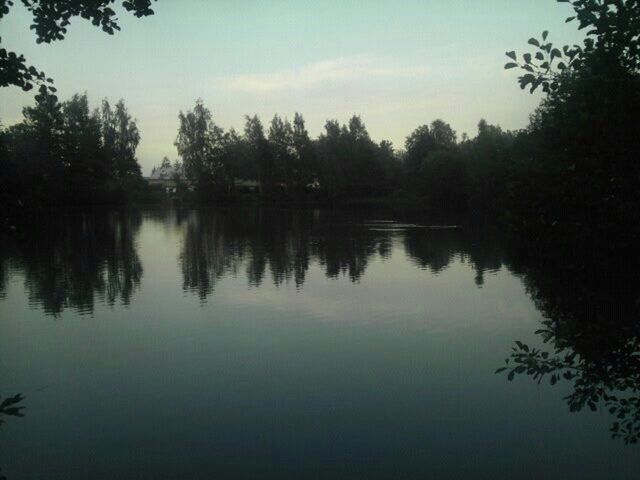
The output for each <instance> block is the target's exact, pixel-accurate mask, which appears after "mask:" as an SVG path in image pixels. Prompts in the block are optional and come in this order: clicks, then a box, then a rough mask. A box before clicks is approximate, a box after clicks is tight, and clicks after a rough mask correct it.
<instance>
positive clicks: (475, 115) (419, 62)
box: [0, 0, 582, 174]
mask: <svg viewBox="0 0 640 480" xmlns="http://www.w3.org/2000/svg"><path fill="white" fill-rule="evenodd" d="M15 3H16V5H15V6H14V7H13V8H12V10H11V12H10V13H9V15H7V16H6V17H4V18H3V20H2V21H1V22H0V36H1V37H2V44H3V47H5V48H7V49H9V50H13V51H16V52H19V53H23V54H24V55H25V57H26V58H27V60H28V62H30V63H31V64H33V65H35V66H36V67H38V68H39V69H41V70H44V71H45V72H46V73H47V75H48V76H50V77H53V78H54V80H55V86H56V87H57V88H58V96H59V97H60V98H61V99H62V100H64V99H67V98H68V97H70V96H71V95H73V94H74V93H76V92H87V94H88V96H89V100H90V102H91V103H92V105H94V106H97V105H98V104H99V102H100V100H101V99H103V98H108V99H109V100H111V101H112V102H115V101H117V100H118V99H121V98H122V99H124V101H125V103H126V105H127V107H128V108H129V111H130V113H131V114H132V116H133V117H134V118H135V119H136V121H137V123H138V127H139V128H140V131H141V136H142V140H141V142H140V146H139V148H138V159H139V161H140V164H141V165H142V170H143V173H144V174H148V173H149V172H150V171H151V168H152V167H153V166H154V165H157V164H159V163H160V161H161V159H162V157H163V156H165V155H166V156H168V157H169V158H170V159H171V160H174V159H177V158H178V156H177V152H176V149H175V146H174V145H173V142H174V141H175V138H176V134H177V130H178V112H179V111H181V110H182V111H185V110H188V109H190V108H192V107H193V105H194V104H195V101H196V99H198V98H201V99H202V100H203V101H204V103H205V105H206V106H207V107H208V108H209V109H210V110H211V111H212V112H213V117H214V120H215V122H216V123H217V124H218V125H220V126H222V127H223V128H225V129H227V128H230V127H235V128H236V129H237V130H242V128H243V124H244V115H247V114H249V115H253V114H258V115H259V116H260V118H261V119H262V121H263V123H264V124H265V125H266V124H268V122H269V121H270V120H271V118H272V117H273V115H274V114H275V113H278V114H280V115H281V116H285V117H288V118H290V119H292V118H293V115H294V113H295V112H301V113H302V114H303V115H304V117H305V120H306V122H307V128H308V130H309V132H310V134H311V135H312V136H313V137H315V136H317V135H318V134H320V133H321V131H322V130H323V126H324V123H325V122H326V120H327V119H334V118H335V119H338V120H339V121H340V122H343V123H346V122H347V121H348V119H349V117H351V116H352V115H354V114H357V115H361V117H362V119H363V120H364V122H365V124H366V126H367V128H368V130H369V133H370V135H371V137H372V138H373V139H374V140H376V141H381V140H383V139H387V140H391V141H392V142H393V144H394V146H395V147H396V148H402V147H403V145H404V139H405V138H406V136H407V135H409V133H411V131H412V130H414V129H415V128H416V127H418V126H419V125H423V124H426V123H431V122H432V121H433V120H435V119H437V118H442V119H444V120H445V121H447V122H448V123H450V124H451V126H452V127H453V128H454V130H456V131H457V132H458V136H459V137H460V136H461V135H462V133H463V132H465V133H468V134H469V135H470V136H472V137H473V136H474V135H475V134H476V132H477V123H478V121H479V120H480V119H481V118H485V119H486V120H487V121H488V122H489V123H492V124H499V125H501V126H502V127H503V128H505V129H518V128H522V127H524V126H526V124H527V122H528V117H529V115H530V114H531V113H532V112H533V110H534V109H535V107H536V106H537V104H538V103H539V102H540V99H541V97H540V96H539V95H538V94H536V95H530V94H529V93H526V92H523V91H522V90H520V88H519V86H518V84H517V81H516V77H517V73H516V71H515V70H509V71H505V70H504V68H503V67H504V64H505V63H506V61H507V60H508V59H507V58H506V57H505V55H504V53H505V52H506V51H510V50H516V51H519V52H522V53H524V52H526V51H529V49H528V47H529V46H528V45H527V40H528V39H529V38H530V37H531V36H538V37H539V36H540V34H541V32H542V31H543V30H549V31H550V35H549V40H550V41H552V42H554V43H555V44H558V45H564V44H573V43H577V42H579V41H580V39H581V38H582V36H581V34H580V33H579V32H578V31H577V29H576V28H577V27H576V25H575V24H574V23H569V24H566V23H565V21H564V20H565V18H566V17H568V16H569V15H570V14H571V12H572V10H571V8H570V6H567V5H566V4H558V3H557V2H556V0H395V1H389V0H324V1H323V2H317V1H310V0H260V1H258V0H243V1H242V2H238V1H237V0H236V1H228V0H159V1H158V2H156V3H155V4H154V6H153V9H154V11H155V15H153V16H151V17H147V18H142V19H137V18H135V17H134V16H132V15H130V14H128V13H127V12H125V11H124V10H123V9H121V8H120V7H118V9H117V11H118V17H119V20H120V26H121V28H122V30H121V31H120V32H116V34H115V35H113V36H110V35H107V34H106V33H104V32H102V31H101V30H100V29H98V28H96V27H93V26H92V25H91V24H90V23H89V22H87V21H86V20H84V19H82V18H75V19H73V20H72V24H71V27H70V28H69V31H68V34H67V36H66V38H65V39H64V40H62V41H58V42H55V43H52V44H48V45H47V44H40V45H38V44H36V41H35V40H36V39H35V35H34V34H33V32H32V31H31V30H30V29H29V25H30V24H31V18H30V16H29V13H28V12H27V11H26V9H25V8H24V7H23V6H22V5H21V4H19V2H15ZM117 3H118V4H120V3H121V2H120V1H119V0H118V2H117ZM33 96H34V94H33V92H29V93H25V92H22V91H21V90H20V89H18V88H16V87H9V88H2V89H0V121H2V123H3V125H11V124H13V123H17V122H19V121H21V119H22V113H21V112H22V108H23V107H24V106H26V105H29V104H32V103H33Z"/></svg>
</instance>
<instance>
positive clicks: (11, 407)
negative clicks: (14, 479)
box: [0, 393, 24, 480]
mask: <svg viewBox="0 0 640 480" xmlns="http://www.w3.org/2000/svg"><path fill="white" fill-rule="evenodd" d="M23 400H24V397H23V396H22V394H20V393H18V394H17V395H14V396H13V397H6V398H2V397H0V427H1V426H2V425H3V424H4V422H5V417H24V413H23V412H22V411H23V410H24V406H21V405H20V404H21V403H22V401H23ZM1 447H2V446H1V445H0V448H1ZM0 480H7V477H5V476H4V475H3V474H2V469H1V468H0Z"/></svg>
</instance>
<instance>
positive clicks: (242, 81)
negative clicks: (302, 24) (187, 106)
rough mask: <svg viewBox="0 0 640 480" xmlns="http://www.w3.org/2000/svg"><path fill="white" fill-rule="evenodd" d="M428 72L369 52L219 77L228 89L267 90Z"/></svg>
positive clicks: (263, 91)
mask: <svg viewBox="0 0 640 480" xmlns="http://www.w3.org/2000/svg"><path fill="white" fill-rule="evenodd" d="M425 74H426V69H425V67H423V66H402V65H393V64H388V63H384V62H382V61H381V60H379V59H375V58H372V57H369V56H360V57H343V58H336V59H333V60H324V61H321V62H316V63H312V64H309V65H305V66H303V67H299V68H292V69H287V70H278V71H274V72H267V73H251V74H240V75H232V76H228V77H222V78H219V79H218V82H219V83H220V84H221V85H222V86H223V88H225V89H226V90H229V91H233V92H242V93H253V94H264V93H271V92H279V91H287V90H297V91H302V90H312V89H314V88H317V87H320V86H323V85H326V84H335V83H350V82H357V81H362V80H365V79H371V78H413V77H421V76H424V75H425Z"/></svg>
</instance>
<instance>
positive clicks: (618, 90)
mask: <svg viewBox="0 0 640 480" xmlns="http://www.w3.org/2000/svg"><path fill="white" fill-rule="evenodd" d="M572 5H573V8H574V10H575V12H576V15H575V16H574V17H570V18H569V19H568V20H569V21H573V20H575V19H577V20H578V22H579V27H580V28H581V29H588V30H587V35H586V37H587V38H586V39H585V40H584V42H583V46H578V45H574V46H573V47H568V46H565V47H563V48H562V50H561V49H559V48H554V47H553V44H552V43H550V42H547V38H548V32H546V31H545V32H543V34H542V37H541V38H542V41H540V40H538V39H536V38H532V39H530V40H529V44H531V45H533V46H535V47H537V49H538V51H537V52H536V53H535V60H534V55H532V54H530V53H527V54H524V55H523V56H522V58H523V60H522V62H519V63H518V62H517V61H516V60H517V58H518V57H517V56H516V54H515V52H508V53H507V55H508V56H509V57H510V58H511V59H512V60H514V61H513V62H510V63H508V64H507V65H505V68H515V67H518V66H519V67H521V68H522V69H523V70H524V71H525V72H526V73H525V74H524V75H522V76H521V77H520V78H519V83H520V85H521V87H522V88H526V87H527V86H530V90H531V91H532V92H533V91H535V90H536V89H537V88H538V87H540V86H542V89H543V91H544V92H545V93H546V96H545V98H544V100H543V102H542V104H541V105H540V107H539V108H538V110H537V111H536V112H535V114H534V115H533V116H532V121H531V124H530V126H529V129H528V130H529V135H528V138H527V149H526V150H527V154H526V155H523V156H522V158H520V159H519V161H518V169H519V173H518V174H517V175H516V176H515V178H514V179H513V181H512V184H513V187H512V190H513V191H514V192H518V194H517V195H515V194H514V195H513V210H514V211H513V215H512V217H513V218H515V219H517V218H519V217H520V218H522V219H535V221H521V222H519V223H520V224H521V225H523V224H525V223H526V224H527V228H535V229H539V230H543V231H544V230H548V229H553V230H554V231H555V235H556V236H557V237H559V238H566V237H569V236H571V237H579V238H582V239H585V240H587V239H591V240H593V241H600V240H601V239H604V238H607V241H606V242H604V243H605V244H603V245H602V247H604V248H611V247H614V245H620V244H622V243H628V242H627V240H625V238H624V237H627V236H628V234H629V233H630V230H631V229H630V228H629V227H628V226H630V225H633V226H634V227H635V225H636V224H637V223H638V222H637V221H636V220H635V219H637V214H638V209H637V205H638V203H640V198H639V189H638V184H639V179H640V166H639V165H638V162H637V161H636V157H637V152H638V150H639V149H640V128H639V127H638V123H637V120H636V117H637V112H638V111H639V110H640V72H639V71H638V68H639V65H640V49H639V47H638V38H637V37H638V35H637V32H638V25H640V7H639V4H638V2H637V1H635V0H618V1H615V2H614V1H607V0H580V1H575V2H573V4H572Z"/></svg>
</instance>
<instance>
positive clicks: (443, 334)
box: [0, 208, 640, 480]
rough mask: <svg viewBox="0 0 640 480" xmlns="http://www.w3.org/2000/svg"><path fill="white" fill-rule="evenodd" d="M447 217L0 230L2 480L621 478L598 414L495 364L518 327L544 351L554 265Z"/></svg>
mask: <svg viewBox="0 0 640 480" xmlns="http://www.w3.org/2000/svg"><path fill="white" fill-rule="evenodd" d="M451 223H453V222H432V221H429V219H426V218H421V219H410V220H408V219H406V218H397V217H395V216H393V215H390V214H388V213H383V212H376V211H369V212H360V213H358V212H349V213H337V212H331V211H321V210H306V211H292V210H278V209H240V208H234V209H218V210H216V209H208V210H179V209H178V210H174V209H155V210H147V211H144V210H143V211H141V212H110V213H104V212H93V213H85V214H80V213H75V214H68V215H59V216H52V217H51V218H49V220H48V222H47V224H46V225H43V226H42V227H41V228H40V229H39V232H40V234H39V235H37V236H33V237H30V238H27V239H26V240H23V241H19V242H16V241H4V243H3V244H2V249H1V250H0V333H1V334H0V395H3V396H4V395H8V394H14V393H18V392H22V393H23V394H24V395H25V396H26V400H25V402H24V405H25V406H26V407H27V408H26V410H25V413H26V416H25V417H24V418H9V419H8V421H7V423H6V424H5V425H4V426H3V427H2V429H0V443H1V445H0V448H1V453H0V466H1V467H2V473H4V474H5V475H6V476H7V477H8V478H9V480H12V479H42V478H47V479H87V478H91V479H111V478H135V479H165V478H166V479H175V478H194V479H210V478H296V479H304V478H349V479H351V478H354V479H355V478H358V479H360V478H362V479H370V478H411V479H413V478H416V479H418V478H420V479H422V478H440V479H447V478H487V479H489V478H491V479H495V478H509V479H514V478H523V479H528V478H531V479H534V478H551V479H555V478H557V479H565V478H585V479H588V478H593V479H596V478H619V479H626V478H637V472H638V468H639V467H640V456H639V455H638V450H637V447H636V446H634V445H626V444H625V443H624V441H622V439H612V438H611V434H610V431H609V429H610V427H611V423H612V416H611V415H610V414H609V413H608V411H607V410H606V408H605V407H604V406H601V405H598V407H597V409H596V411H595V412H592V411H591V409H589V408H587V409H581V410H580V411H576V412H573V413H572V412H570V409H569V406H568V405H567V403H566V401H565V400H563V397H565V396H567V395H569V394H571V393H572V386H571V383H570V382H559V383H558V384H556V385H555V386H551V385H550V384H549V382H548V381H545V382H542V383H541V384H537V382H535V381H532V379H531V378H529V377H527V376H526V375H518V376H516V378H515V379H514V381H513V382H508V381H507V380H506V376H505V375H496V374H495V373H494V372H495V370H496V368H497V367H500V366H501V365H502V364H503V363H504V359H505V358H506V357H508V356H509V354H510V353H511V352H512V350H511V349H512V346H513V345H514V341H515V340H518V341H521V342H524V343H525V344H527V345H532V346H541V345H543V344H542V338H541V335H540V334H535V333H534V332H536V331H537V330H539V329H541V328H543V327H544V325H545V323H544V322H545V321H548V320H549V318H550V312H552V309H551V308H547V307H548V306H549V302H551V304H552V305H557V304H558V303H557V302H556V300H557V298H555V297H554V295H555V293H553V294H548V293H547V292H548V290H545V288H544V286H545V285H546V284H545V285H541V284H540V281H539V279H540V278H553V276H554V271H553V269H547V270H546V271H545V275H548V276H536V274H535V272H534V273H532V272H531V271H530V270H528V269H527V267H526V265H524V266H523V265H522V264H521V263H518V261H517V259H514V257H513V255H512V254H510V253H509V252H508V250H507V248H506V247H504V246H503V242H502V241H501V240H500V235H499V233H498V234H496V233H495V232H491V231H489V230H484V229H472V228H452V227H453V226H452V225H451ZM443 225H445V226H446V227H447V228H438V227H442V226H443ZM36 237H37V238H36ZM553 292H555V290H554V291H553ZM563 298H564V297H563ZM569 298H573V297H571V295H569ZM554 302H556V303H554ZM563 305H564V304H563ZM575 348H577V347H575ZM551 351H553V349H551Z"/></svg>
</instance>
